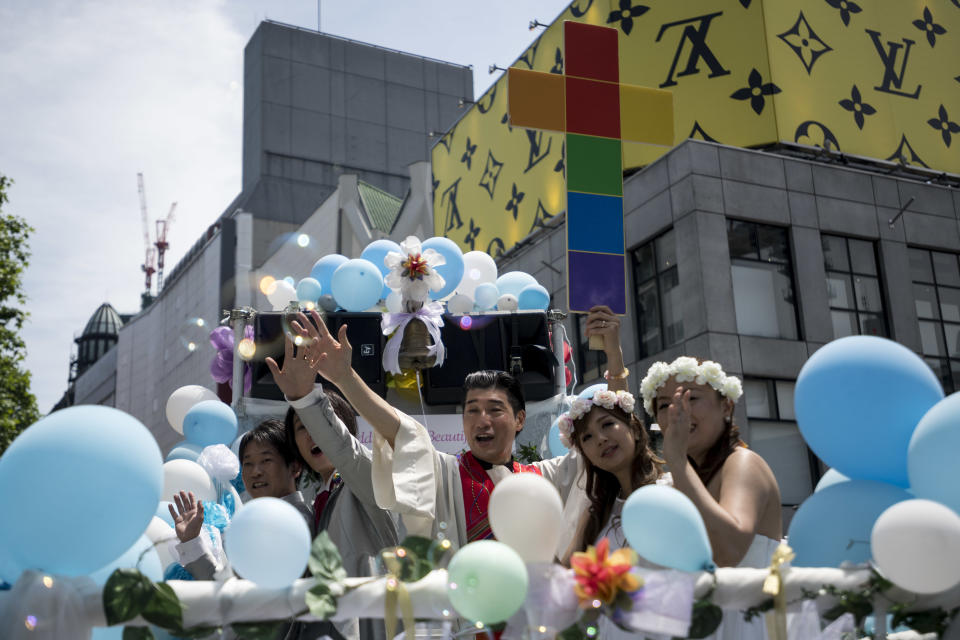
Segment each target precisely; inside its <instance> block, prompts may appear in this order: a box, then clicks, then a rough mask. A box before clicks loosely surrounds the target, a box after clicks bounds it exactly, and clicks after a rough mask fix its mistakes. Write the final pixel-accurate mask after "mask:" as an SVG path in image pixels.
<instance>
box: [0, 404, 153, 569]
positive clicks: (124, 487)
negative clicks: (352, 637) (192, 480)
mask: <svg viewBox="0 0 960 640" xmlns="http://www.w3.org/2000/svg"><path fill="white" fill-rule="evenodd" d="M162 463H163V460H162V458H161V456H160V450H159V448H158V447H157V443H156V441H155V440H154V438H153V436H152V435H151V433H150V431H149V430H147V428H146V427H145V426H144V425H143V424H142V423H140V422H139V421H138V420H137V419H136V418H134V417H132V416H130V415H128V414H126V413H124V412H122V411H118V410H116V409H113V408H110V407H103V406H87V405H79V406H74V407H70V408H67V409H63V410H61V411H56V412H54V413H51V414H49V415H48V416H46V417H45V418H42V419H41V420H39V421H37V422H35V423H34V424H33V425H31V426H30V427H28V428H27V429H26V430H25V431H24V432H23V433H21V434H20V435H19V436H18V437H17V438H16V439H15V440H14V441H13V443H12V444H11V445H10V447H9V448H8V449H7V450H6V451H5V452H4V454H3V456H2V457H0V513H3V526H2V527H0V579H2V580H3V581H6V582H9V583H14V582H16V580H17V578H18V577H19V575H20V573H21V572H22V571H24V570H26V569H37V570H40V571H44V572H47V573H50V574H59V575H67V576H83V575H90V576H91V577H93V578H94V579H95V580H96V581H98V582H99V583H100V584H102V583H103V582H104V581H105V580H106V576H107V575H109V573H110V572H111V571H112V570H113V568H116V567H120V566H123V567H133V566H136V565H137V562H138V560H139V567H140V569H141V570H142V571H143V572H144V573H145V574H146V575H148V577H152V578H155V579H160V574H159V569H160V562H161V561H160V559H159V556H158V555H157V551H156V550H155V549H153V548H151V542H150V541H149V540H148V539H145V535H146V534H147V532H148V530H149V526H150V525H151V521H152V520H153V518H154V511H155V509H156V506H157V503H158V501H159V500H160V496H161V489H162V487H163V469H162ZM141 558H142V559H141ZM49 579H50V580H53V579H55V578H53V577H50V578H49Z"/></svg>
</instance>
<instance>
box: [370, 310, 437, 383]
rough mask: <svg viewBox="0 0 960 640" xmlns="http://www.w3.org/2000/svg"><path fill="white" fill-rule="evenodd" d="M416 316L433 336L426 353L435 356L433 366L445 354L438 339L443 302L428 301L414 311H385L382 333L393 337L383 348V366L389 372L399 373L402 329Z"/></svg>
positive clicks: (381, 323) (381, 324) (381, 322)
mask: <svg viewBox="0 0 960 640" xmlns="http://www.w3.org/2000/svg"><path fill="white" fill-rule="evenodd" d="M414 318H417V319H419V320H421V321H422V322H423V324H425V325H427V331H428V332H430V337H431V338H433V344H432V345H430V347H429V349H428V351H427V352H428V353H429V354H430V355H435V356H436V357H437V363H436V364H435V365H434V366H437V367H439V366H441V365H442V364H443V361H444V358H446V355H447V349H446V347H444V346H443V342H442V341H441V340H440V327H442V326H443V304H441V303H439V302H428V303H427V304H425V305H423V306H422V307H420V309H419V310H417V311H416V312H415V313H385V314H383V319H382V320H381V321H380V328H381V329H382V330H383V335H385V336H389V335H390V334H391V333H392V334H393V337H391V338H390V339H389V340H387V346H386V347H385V348H384V350H383V368H384V369H386V370H387V371H389V372H390V373H394V374H399V373H400V345H401V343H402V342H403V331H404V329H406V328H407V325H408V324H410V321H411V320H413V319H414Z"/></svg>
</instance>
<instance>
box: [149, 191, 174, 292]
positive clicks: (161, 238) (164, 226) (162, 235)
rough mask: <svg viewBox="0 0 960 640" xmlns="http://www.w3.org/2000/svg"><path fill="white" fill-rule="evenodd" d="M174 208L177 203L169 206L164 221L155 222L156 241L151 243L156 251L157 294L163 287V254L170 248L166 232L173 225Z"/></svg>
mask: <svg viewBox="0 0 960 640" xmlns="http://www.w3.org/2000/svg"><path fill="white" fill-rule="evenodd" d="M176 208H177V203H176V202H174V203H173V204H172V205H170V212H169V213H167V217H166V219H164V220H157V241H156V242H154V243H153V246H154V247H156V249H157V293H160V289H161V287H163V254H165V253H166V252H167V249H168V248H170V243H169V242H167V231H169V230H170V225H171V224H173V212H174V211H175V210H176Z"/></svg>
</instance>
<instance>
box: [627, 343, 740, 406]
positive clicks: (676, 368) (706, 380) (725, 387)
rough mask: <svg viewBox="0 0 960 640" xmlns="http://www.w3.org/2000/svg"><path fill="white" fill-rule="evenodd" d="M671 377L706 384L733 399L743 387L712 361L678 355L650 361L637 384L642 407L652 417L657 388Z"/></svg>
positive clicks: (735, 398) (736, 397)
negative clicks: (671, 360)
mask: <svg viewBox="0 0 960 640" xmlns="http://www.w3.org/2000/svg"><path fill="white" fill-rule="evenodd" d="M670 378H674V379H675V380H676V381H677V382H695V383H696V384H701V385H702V384H706V385H710V386H711V387H712V388H713V389H715V390H716V391H717V392H718V393H719V394H720V395H722V396H724V397H725V398H729V399H730V400H732V401H733V402H736V401H737V400H739V399H740V396H741V395H743V387H742V386H741V385H740V380H739V379H738V378H736V377H735V376H728V375H727V374H726V373H724V371H723V367H721V366H720V364H719V363H717V362H714V361H713V360H705V361H704V362H703V364H699V363H698V362H697V360H696V358H691V357H689V356H680V357H679V358H677V359H676V360H674V361H673V362H671V363H670V364H666V363H664V362H654V363H653V364H652V365H650V368H649V369H648V370H647V375H646V376H645V377H644V378H643V381H642V382H641V383H640V395H641V396H643V409H644V410H645V411H646V412H647V413H648V414H649V415H650V416H653V415H654V413H653V404H654V400H655V398H656V396H657V389H659V388H660V387H662V386H663V385H664V384H665V383H666V381H667V380H669V379H670Z"/></svg>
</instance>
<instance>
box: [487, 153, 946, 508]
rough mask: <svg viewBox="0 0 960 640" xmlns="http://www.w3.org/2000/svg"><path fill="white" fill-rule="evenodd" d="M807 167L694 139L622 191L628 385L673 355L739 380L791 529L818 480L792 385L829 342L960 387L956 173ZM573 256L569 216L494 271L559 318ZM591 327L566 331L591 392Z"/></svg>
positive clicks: (595, 373)
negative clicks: (548, 304)
mask: <svg viewBox="0 0 960 640" xmlns="http://www.w3.org/2000/svg"><path fill="white" fill-rule="evenodd" d="M807 156H808V159H804V158H802V157H792V156H791V155H787V154H786V153H771V152H761V151H752V150H746V149H739V148H733V147H727V146H723V145H718V144H714V143H710V142H703V141H698V140H687V141H685V142H683V143H681V144H680V145H678V146H677V147H676V148H674V149H673V150H671V151H670V152H669V153H668V154H666V155H665V156H664V157H662V158H661V159H659V160H658V161H656V162H654V163H653V164H651V165H650V166H648V167H646V168H645V169H643V170H642V171H640V172H638V173H636V174H634V175H633V176H631V177H629V178H628V179H626V180H625V181H624V212H625V222H624V232H625V241H626V242H625V243H626V248H627V253H628V256H629V260H628V265H629V266H628V274H627V275H628V300H629V302H628V305H627V315H626V317H625V318H624V320H623V330H622V337H623V347H624V352H625V353H624V355H625V360H626V362H627V365H628V367H629V368H630V370H631V372H632V375H631V376H630V379H629V382H630V387H631V389H632V390H633V391H634V392H638V391H639V386H640V381H641V379H642V378H643V376H644V373H645V371H646V369H647V367H649V365H650V364H651V363H653V362H655V361H657V360H665V361H670V360H672V359H673V358H675V357H676V356H679V355H690V356H696V357H700V358H706V359H711V360H715V361H717V362H719V363H721V364H722V365H723V366H724V368H725V369H726V370H727V371H729V372H732V373H734V374H736V375H738V376H741V377H742V378H743V380H744V391H745V393H744V397H743V399H742V400H741V402H740V403H738V406H737V409H736V414H735V418H736V422H737V424H738V425H739V426H740V428H741V432H742V434H743V436H744V439H745V440H746V441H747V443H748V444H749V445H750V446H751V447H752V448H754V449H755V450H756V451H757V452H759V453H760V454H761V455H763V457H764V458H765V459H766V460H767V462H768V463H770V465H771V467H772V468H773V470H774V472H775V473H776V475H777V478H778V481H779V483H780V487H781V492H782V498H783V504H784V506H785V518H787V519H789V516H790V514H791V513H792V508H793V507H794V506H795V505H797V504H799V503H800V502H802V501H803V499H804V498H805V497H806V496H807V495H809V494H810V493H811V492H812V490H813V488H814V486H815V484H816V481H817V479H818V478H819V476H820V474H821V473H822V466H821V465H820V464H819V462H818V461H817V460H816V458H815V457H814V456H813V454H812V453H810V452H809V450H808V449H807V447H806V445H805V443H804V442H803V440H802V438H801V437H800V434H799V431H798V429H797V427H796V422H795V417H794V414H793V388H794V384H795V381H796V378H797V374H798V373H799V371H800V368H801V367H802V366H803V364H804V362H805V361H806V359H807V358H808V357H809V356H810V354H812V353H813V352H814V351H816V350H817V349H818V348H819V347H821V346H822V345H824V344H825V343H827V342H829V341H830V340H833V339H835V338H838V337H842V336H845V335H850V334H860V333H863V334H874V335H881V336H886V337H889V338H892V339H894V340H896V341H897V342H900V343H902V344H904V345H906V346H907V347H909V348H910V349H912V350H914V351H915V352H917V353H918V354H920V355H922V356H923V357H924V359H925V360H926V361H927V362H928V364H930V366H931V367H933V368H934V371H935V372H936V373H937V374H938V376H939V377H940V378H941V380H942V382H943V384H944V388H945V390H946V391H947V392H948V393H949V392H951V391H953V390H956V389H960V375H958V374H960V363H958V362H957V360H955V359H954V358H957V357H958V355H960V340H958V336H960V325H957V324H954V323H958V322H960V304H958V303H957V302H956V300H957V298H958V296H960V290H958V289H955V288H954V287H957V286H958V285H960V271H958V263H957V259H958V254H960V190H958V189H957V186H958V182H957V180H956V176H954V177H953V178H951V179H949V180H948V179H947V178H946V177H944V178H942V179H941V180H943V181H945V182H946V184H927V182H931V183H932V182H934V180H935V179H936V174H933V173H928V174H925V175H917V174H913V175H907V174H905V173H901V171H900V170H898V167H897V165H892V164H889V163H887V164H886V165H882V163H880V164H874V165H873V166H870V165H868V164H866V163H865V164H864V165H863V166H862V167H861V168H854V167H851V166H849V165H848V164H844V161H843V160H842V158H841V157H840V156H839V155H837V154H834V155H830V154H825V155H821V156H820V158H821V159H820V160H814V159H812V158H813V157H814V154H813V153H809V154H807ZM847 162H849V160H847ZM898 214H899V215H898ZM891 220H894V222H893V223H892V224H891V223H890V221H891ZM565 248H566V237H565V227H564V225H563V221H562V220H559V221H557V222H555V223H554V224H553V225H552V226H551V227H550V228H547V229H544V230H541V231H538V232H536V233H534V234H532V235H531V236H529V237H528V238H527V239H526V240H525V241H524V242H522V243H520V244H519V245H518V246H517V247H515V248H514V249H513V250H511V251H509V252H507V254H506V255H504V257H503V258H502V259H501V260H500V263H499V267H500V272H501V273H503V272H506V271H511V270H521V271H526V272H528V273H531V274H532V275H534V276H535V277H536V278H537V280H538V281H539V282H540V283H542V284H543V285H544V286H546V287H547V288H548V289H549V290H550V292H551V294H552V296H553V298H552V305H553V306H554V307H559V308H565V307H566V260H565ZM597 277H598V278H601V277H603V276H602V274H598V275H597ZM581 321H582V320H581V318H580V317H570V318H568V319H567V331H568V333H569V336H570V339H571V342H572V343H573V344H574V346H575V347H578V349H577V350H578V357H577V365H578V369H579V371H578V374H579V379H580V380H581V381H582V383H584V384H587V383H593V382H597V381H598V380H599V379H600V376H601V375H602V372H603V370H604V367H603V364H602V362H600V358H602V355H601V354H598V353H597V352H590V351H589V350H587V349H586V345H585V340H583V337H582V331H580V329H579V327H578V324H579V322H581Z"/></svg>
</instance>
